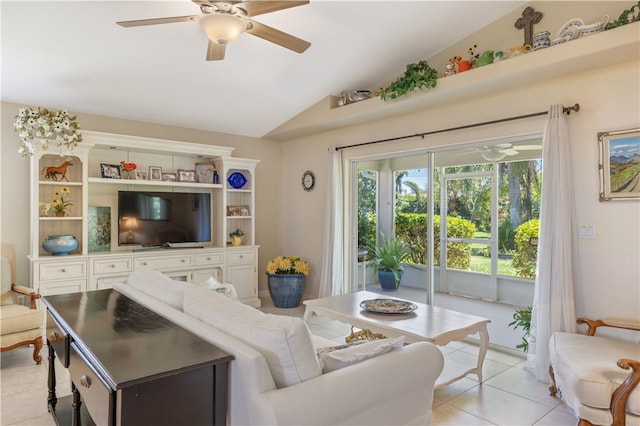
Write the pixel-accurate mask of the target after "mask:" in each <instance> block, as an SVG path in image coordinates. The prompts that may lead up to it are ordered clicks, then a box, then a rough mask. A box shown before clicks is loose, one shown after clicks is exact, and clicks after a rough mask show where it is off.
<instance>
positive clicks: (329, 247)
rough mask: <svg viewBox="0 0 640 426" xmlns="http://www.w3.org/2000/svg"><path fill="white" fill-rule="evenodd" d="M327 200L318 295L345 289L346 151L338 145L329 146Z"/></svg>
mask: <svg viewBox="0 0 640 426" xmlns="http://www.w3.org/2000/svg"><path fill="white" fill-rule="evenodd" d="M327 172H328V173H327V176H328V179H327V182H328V185H327V201H326V203H325V206H326V210H325V215H324V217H325V219H324V248H323V253H322V272H321V274H320V292H319V293H320V294H319V295H318V297H327V296H334V295H337V294H341V293H342V285H343V259H344V249H343V186H342V185H343V182H342V155H341V151H337V150H336V149H335V147H331V148H329V161H328V170H327Z"/></svg>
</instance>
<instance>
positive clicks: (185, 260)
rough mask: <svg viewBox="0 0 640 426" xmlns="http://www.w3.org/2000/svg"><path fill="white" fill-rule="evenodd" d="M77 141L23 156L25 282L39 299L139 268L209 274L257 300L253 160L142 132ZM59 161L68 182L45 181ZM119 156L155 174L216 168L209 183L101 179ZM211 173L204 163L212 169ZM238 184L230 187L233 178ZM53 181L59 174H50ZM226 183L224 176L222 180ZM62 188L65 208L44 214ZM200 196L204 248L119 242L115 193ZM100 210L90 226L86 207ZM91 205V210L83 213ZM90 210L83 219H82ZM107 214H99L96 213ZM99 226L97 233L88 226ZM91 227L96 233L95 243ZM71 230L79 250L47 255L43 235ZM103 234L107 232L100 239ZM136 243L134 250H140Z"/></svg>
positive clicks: (247, 299)
mask: <svg viewBox="0 0 640 426" xmlns="http://www.w3.org/2000/svg"><path fill="white" fill-rule="evenodd" d="M82 135H83V142H82V143H80V144H78V146H77V147H76V149H75V150H74V151H73V152H72V153H65V154H68V155H66V156H60V155H59V154H58V153H57V152H53V151H44V152H42V151H40V152H36V153H34V155H33V157H32V158H31V246H30V250H29V253H30V254H29V260H30V261H31V282H32V286H33V287H34V288H36V289H39V291H40V293H41V294H43V295H55V294H63V293H71V292H82V291H88V290H99V289H107V288H111V287H112V286H113V284H114V283H116V282H123V281H126V279H127V276H128V275H129V273H130V272H131V271H133V270H134V269H136V268H140V267H143V266H148V267H151V268H154V269H157V270H159V271H161V272H163V273H164V274H166V275H168V276H169V277H171V278H173V279H178V280H182V281H187V282H192V283H196V284H197V283H201V282H204V281H206V280H207V279H208V278H209V277H214V278H215V279H217V280H218V281H220V282H229V283H232V284H233V285H234V287H235V288H236V291H237V293H238V296H239V297H240V299H241V300H242V301H243V302H244V303H247V304H250V305H252V306H256V307H257V306H260V299H259V298H258V272H257V270H258V268H257V262H258V248H259V246H258V245H256V241H255V217H256V206H255V182H256V179H255V170H256V166H257V164H258V161H257V160H253V159H246V158H237V157H233V156H232V155H231V153H232V151H233V148H230V147H222V146H214V145H205V144H196V143H188V142H180V141H169V140H164V139H151V138H141V137H136V136H127V135H116V134H109V133H101V132H91V131H83V132H82ZM64 161H69V162H71V163H72V165H70V166H68V167H67V174H66V178H67V179H68V180H64V181H58V180H48V179H45V176H43V175H42V170H43V169H44V168H45V167H51V166H58V165H60V164H61V163H62V162H64ZM121 161H126V162H131V163H135V164H136V165H137V169H136V170H137V171H141V172H148V171H149V168H150V167H153V168H154V170H157V169H158V168H160V169H161V171H162V172H169V173H173V174H175V173H177V172H178V171H179V170H194V169H196V167H197V165H201V164H206V165H211V166H212V167H213V168H215V170H216V172H217V173H218V180H217V181H213V180H212V181H211V182H209V181H204V180H205V179H202V180H203V181H199V182H185V181H180V182H177V181H166V180H152V179H150V177H151V176H150V174H148V173H147V176H146V179H144V178H143V177H144V176H140V179H138V177H137V176H136V179H123V178H122V176H121V178H112V177H106V176H103V165H104V164H107V165H112V166H114V167H113V168H112V169H114V168H115V169H116V170H117V169H118V166H119V164H120V162H121ZM211 170H212V169H209V171H211ZM237 174H241V175H242V176H244V178H245V179H244V181H246V182H244V184H243V185H242V186H241V187H237V186H238V184H237V183H236V182H237V179H236V180H234V179H228V178H229V177H230V176H232V175H234V176H233V177H237ZM57 178H58V179H59V178H60V176H58V177H57ZM228 180H231V181H232V182H233V183H234V184H235V186H234V185H232V182H228ZM62 187H66V188H68V189H69V190H70V192H69V194H68V196H67V199H68V200H69V201H71V203H72V205H71V206H70V207H69V208H68V209H67V211H66V214H65V215H64V216H63V217H58V216H55V215H54V214H53V211H52V210H53V209H49V210H47V209H46V208H45V207H46V206H45V204H47V203H50V202H51V201H52V199H53V194H54V192H58V191H60V189H61V188H62ZM127 190H136V191H153V192H178V191H179V192H206V193H209V194H210V195H211V197H210V199H211V204H212V205H211V231H212V232H211V234H212V235H211V237H212V238H211V241H209V242H205V243H202V244H200V243H198V244H197V245H203V246H204V247H203V248H196V247H182V246H181V245H180V244H177V246H178V247H176V248H179V250H178V249H176V250H173V249H162V250H160V249H158V250H147V249H144V248H143V247H141V246H131V247H126V248H123V247H121V246H118V229H119V227H118V201H117V200H118V197H117V193H118V191H127ZM96 207H99V208H101V211H103V212H107V213H106V214H104V215H103V216H101V217H102V219H100V220H101V222H96V221H97V220H98V219H96V216H95V215H90V211H91V212H92V214H94V213H95V210H96V209H94V208H96ZM90 208H91V209H90ZM90 216H91V217H90ZM105 217H106V219H105ZM237 228H240V229H242V231H243V232H244V236H243V239H242V245H240V246H238V247H232V246H231V245H230V240H231V238H230V236H229V234H230V233H231V232H233V231H235V230H236V229H237ZM97 231H98V232H97ZM96 233H98V234H99V235H102V236H103V237H101V240H100V246H99V247H96V240H97V238H96ZM65 234H71V235H74V236H75V238H76V239H77V240H78V248H77V249H76V250H74V251H73V252H71V254H70V255H68V256H52V255H50V254H49V253H47V252H46V251H44V249H43V248H42V243H43V241H44V239H45V238H46V237H47V236H49V235H65ZM105 235H106V236H105ZM139 249H142V250H139Z"/></svg>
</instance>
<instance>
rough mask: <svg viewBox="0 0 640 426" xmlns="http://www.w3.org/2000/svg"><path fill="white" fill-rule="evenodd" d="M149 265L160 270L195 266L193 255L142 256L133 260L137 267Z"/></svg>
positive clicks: (134, 265)
mask: <svg viewBox="0 0 640 426" xmlns="http://www.w3.org/2000/svg"><path fill="white" fill-rule="evenodd" d="M143 266H147V267H149V268H152V269H157V270H159V271H162V270H167V269H177V268H188V267H191V266H193V257H192V256H158V257H141V258H138V259H135V260H134V261H133V267H134V268H135V269H137V268H141V267H143Z"/></svg>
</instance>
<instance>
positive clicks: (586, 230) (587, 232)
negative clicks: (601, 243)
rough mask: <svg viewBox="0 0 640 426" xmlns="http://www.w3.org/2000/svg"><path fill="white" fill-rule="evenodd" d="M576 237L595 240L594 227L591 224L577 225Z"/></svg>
mask: <svg viewBox="0 0 640 426" xmlns="http://www.w3.org/2000/svg"><path fill="white" fill-rule="evenodd" d="M578 238H580V239H582V240H595V239H596V227H595V226H593V225H580V226H579V227H578Z"/></svg>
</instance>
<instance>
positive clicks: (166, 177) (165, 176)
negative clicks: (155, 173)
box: [162, 173, 176, 182]
mask: <svg viewBox="0 0 640 426" xmlns="http://www.w3.org/2000/svg"><path fill="white" fill-rule="evenodd" d="M162 180H163V181H164V182H175V181H176V174H175V173H162Z"/></svg>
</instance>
